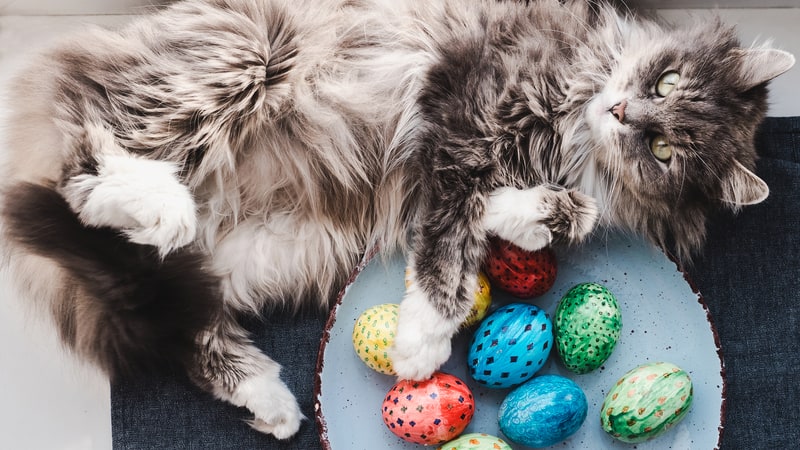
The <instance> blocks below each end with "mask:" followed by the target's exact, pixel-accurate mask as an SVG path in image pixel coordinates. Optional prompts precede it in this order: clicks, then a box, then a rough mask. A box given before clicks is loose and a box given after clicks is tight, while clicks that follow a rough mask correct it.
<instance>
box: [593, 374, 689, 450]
mask: <svg viewBox="0 0 800 450" xmlns="http://www.w3.org/2000/svg"><path fill="white" fill-rule="evenodd" d="M692 396H693V391H692V380H691V379H690V378H689V375H688V374H687V373H686V372H685V371H683V370H682V369H681V368H679V367H677V366H676V365H674V364H670V363H666V362H656V363H648V364H643V365H641V366H639V367H637V368H635V369H633V370H631V371H630V372H628V373H626V374H625V375H624V376H623V377H622V378H620V379H619V381H617V384H616V385H614V387H613V388H611V390H610V391H609V392H608V395H607V396H606V399H605V401H604V402H603V406H602V408H601V409H600V424H601V425H602V426H603V430H605V431H606V432H607V433H608V434H610V435H612V436H614V437H615V438H617V439H619V440H620V441H623V442H628V443H636V442H642V441H646V440H648V439H651V438H654V437H656V436H658V435H660V434H661V433H663V432H665V431H667V430H668V429H669V428H671V427H672V426H673V425H675V424H676V423H678V422H680V421H681V420H682V419H683V418H684V417H685V416H686V413H687V412H688V411H689V407H690V406H691V405H692Z"/></svg>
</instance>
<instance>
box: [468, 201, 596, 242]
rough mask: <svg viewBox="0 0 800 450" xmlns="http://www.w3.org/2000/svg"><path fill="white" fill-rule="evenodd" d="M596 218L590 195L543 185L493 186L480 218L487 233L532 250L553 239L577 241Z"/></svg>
mask: <svg viewBox="0 0 800 450" xmlns="http://www.w3.org/2000/svg"><path fill="white" fill-rule="evenodd" d="M596 222H597V206H596V203H595V201H594V199H593V198H591V197H589V196H587V195H585V194H582V193H580V192H578V191H572V190H564V189H560V188H557V187H550V186H545V185H541V186H536V187H532V188H528V189H517V188H513V187H501V188H498V189H496V190H494V191H493V192H492V193H491V194H490V196H489V200H488V203H487V207H486V214H485V215H484V220H483V223H484V227H485V228H486V231H487V232H488V233H490V234H493V235H496V236H498V237H500V238H502V239H505V240H507V241H510V242H513V243H514V244H516V245H517V246H519V247H522V248H524V249H526V250H531V251H533V250H538V249H540V248H543V247H546V246H547V245H549V244H550V243H551V242H553V240H561V241H566V242H579V241H581V240H583V239H584V238H585V237H586V236H587V235H588V234H589V233H590V232H591V231H592V229H594V225H595V223H596Z"/></svg>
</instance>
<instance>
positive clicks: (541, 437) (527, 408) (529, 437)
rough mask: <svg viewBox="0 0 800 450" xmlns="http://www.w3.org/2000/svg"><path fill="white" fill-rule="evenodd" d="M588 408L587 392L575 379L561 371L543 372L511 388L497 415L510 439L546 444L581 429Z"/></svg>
mask: <svg viewBox="0 0 800 450" xmlns="http://www.w3.org/2000/svg"><path fill="white" fill-rule="evenodd" d="M587 409H588V404H587V402H586V395H585V394H584V393H583V390H581V388H580V387H579V386H578V385H577V384H575V382H573V381H572V380H570V379H568V378H564V377H562V376H559V375H542V376H538V377H535V378H534V379H532V380H530V381H528V382H526V383H525V384H523V385H522V386H519V387H517V388H516V389H514V390H513V391H511V392H510V393H509V394H508V396H506V398H505V400H503V403H501V404H500V409H499V411H498V413H497V419H498V422H499V424H500V430H501V431H502V432H503V434H504V435H505V436H506V437H507V438H508V439H509V440H511V441H513V442H516V443H517V444H522V445H524V446H527V447H533V448H543V447H550V446H551V445H555V444H558V443H560V442H562V441H564V440H565V439H567V438H568V437H570V436H571V435H572V434H574V433H575V432H576V431H578V429H579V428H580V427H581V425H582V424H583V422H584V420H586V413H587Z"/></svg>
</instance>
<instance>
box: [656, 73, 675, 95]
mask: <svg viewBox="0 0 800 450" xmlns="http://www.w3.org/2000/svg"><path fill="white" fill-rule="evenodd" d="M680 79H681V76H680V75H679V74H678V72H666V73H664V75H661V77H660V78H659V79H658V82H657V83H656V94H658V95H659V96H661V97H666V96H667V95H669V93H670V92H672V91H673V90H674V89H675V85H676V84H678V80H680Z"/></svg>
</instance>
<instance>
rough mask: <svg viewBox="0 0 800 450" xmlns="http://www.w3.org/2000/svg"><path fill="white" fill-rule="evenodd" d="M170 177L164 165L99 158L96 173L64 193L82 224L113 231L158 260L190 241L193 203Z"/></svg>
mask: <svg viewBox="0 0 800 450" xmlns="http://www.w3.org/2000/svg"><path fill="white" fill-rule="evenodd" d="M176 173H177V167H176V166H175V165H174V164H172V163H169V162H165V161H153V160H148V159H144V158H138V157H135V156H131V155H124V154H114V155H105V156H103V157H102V159H101V160H100V163H99V164H98V167H97V174H82V175H78V176H76V177H73V178H72V179H70V181H69V182H68V183H67V185H66V186H65V188H64V192H65V197H66V199H67V201H68V202H70V205H72V207H73V209H75V210H76V211H77V212H78V215H79V217H80V218H81V220H82V221H83V222H84V223H85V224H87V225H91V226H107V227H113V228H118V229H120V230H122V231H123V232H124V233H125V234H126V235H127V236H128V238H129V239H130V240H131V241H132V242H135V243H137V244H145V245H152V246H155V247H157V248H158V251H159V253H160V254H161V255H162V256H164V255H166V254H168V253H169V252H171V251H172V250H174V249H176V248H180V247H183V246H184V245H186V244H188V243H190V242H192V241H193V240H194V238H195V233H196V227H197V215H196V212H195V204H194V200H193V199H192V195H191V193H190V192H189V189H188V188H187V187H186V186H184V185H183V184H181V183H180V181H179V180H178V178H177V176H176Z"/></svg>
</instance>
